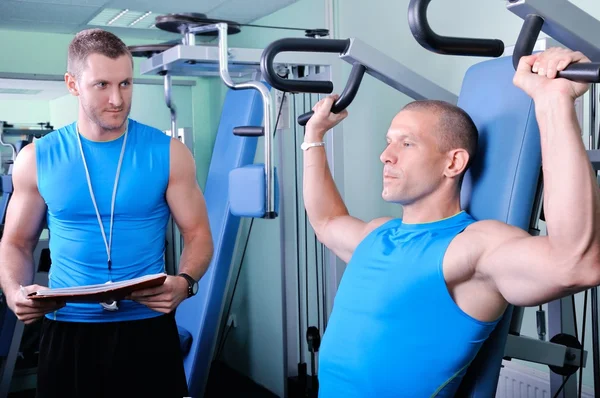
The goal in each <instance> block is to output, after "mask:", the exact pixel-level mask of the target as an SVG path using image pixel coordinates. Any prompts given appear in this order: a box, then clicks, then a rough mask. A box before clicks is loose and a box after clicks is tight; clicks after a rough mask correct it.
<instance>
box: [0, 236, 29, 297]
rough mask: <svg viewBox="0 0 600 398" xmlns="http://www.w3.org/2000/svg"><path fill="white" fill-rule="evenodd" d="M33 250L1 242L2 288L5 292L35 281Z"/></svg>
mask: <svg viewBox="0 0 600 398" xmlns="http://www.w3.org/2000/svg"><path fill="white" fill-rule="evenodd" d="M34 268H35V266H34V261H33V252H32V251H31V250H28V249H27V248H25V247H19V246H17V245H13V244H10V243H8V242H6V241H4V242H2V243H0V288H2V291H3V292H4V293H5V294H10V293H11V292H14V291H17V289H18V288H19V285H23V286H28V285H31V284H32V283H33V274H34Z"/></svg>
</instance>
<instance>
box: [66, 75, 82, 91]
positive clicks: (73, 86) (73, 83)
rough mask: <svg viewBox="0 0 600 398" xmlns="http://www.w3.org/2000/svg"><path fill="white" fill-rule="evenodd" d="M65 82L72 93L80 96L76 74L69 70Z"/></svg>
mask: <svg viewBox="0 0 600 398" xmlns="http://www.w3.org/2000/svg"><path fill="white" fill-rule="evenodd" d="M65 83H66V85H67V90H69V92H70V93H71V95H74V96H76V97H77V96H79V89H78V88H77V79H75V76H73V75H71V74H70V73H69V72H67V73H65Z"/></svg>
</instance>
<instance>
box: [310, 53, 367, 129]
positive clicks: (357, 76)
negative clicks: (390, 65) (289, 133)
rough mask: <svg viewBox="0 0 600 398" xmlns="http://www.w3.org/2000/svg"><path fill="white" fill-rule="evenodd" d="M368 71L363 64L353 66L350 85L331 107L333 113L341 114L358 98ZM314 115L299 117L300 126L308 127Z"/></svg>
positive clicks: (312, 113)
mask: <svg viewBox="0 0 600 398" xmlns="http://www.w3.org/2000/svg"><path fill="white" fill-rule="evenodd" d="M366 71H367V68H366V67H365V66H364V65H362V64H354V65H353V66H352V71H351V72H350V78H349V79H348V84H346V87H345V88H344V91H343V92H342V94H340V97H339V98H338V99H337V101H335V102H334V104H333V105H332V106H331V112H332V113H340V112H341V111H343V110H344V109H346V108H347V107H348V105H350V103H351V102H352V101H354V97H356V93H358V88H359V87H360V83H361V82H362V78H363V76H364V75H365V72H366ZM314 114H315V112H314V111H310V112H307V113H305V114H303V115H300V116H298V124H299V125H301V126H306V123H308V121H309V120H310V118H311V117H312V116H313V115H314Z"/></svg>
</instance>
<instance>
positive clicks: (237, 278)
mask: <svg viewBox="0 0 600 398" xmlns="http://www.w3.org/2000/svg"><path fill="white" fill-rule="evenodd" d="M253 225H254V217H252V219H251V220H250V227H249V228H248V234H247V235H246V243H244V251H243V252H242V259H241V260H240V266H239V267H238V272H237V276H236V277H235V283H234V285H233V291H232V292H231V298H230V299H229V304H228V305H227V312H226V313H225V319H226V320H227V319H228V318H229V314H230V312H231V306H232V305H233V298H234V297H235V291H236V289H237V285H238V281H239V280H240V275H241V274H242V266H243V265H244V257H246V250H247V249H248V242H249V241H250V232H252V226H253ZM229 330H231V326H229V327H228V329H227V330H226V331H225V333H223V335H221V341H220V342H219V345H218V346H219V350H218V351H217V353H216V358H219V357H220V356H221V351H222V350H223V348H225V339H227V335H228V333H229Z"/></svg>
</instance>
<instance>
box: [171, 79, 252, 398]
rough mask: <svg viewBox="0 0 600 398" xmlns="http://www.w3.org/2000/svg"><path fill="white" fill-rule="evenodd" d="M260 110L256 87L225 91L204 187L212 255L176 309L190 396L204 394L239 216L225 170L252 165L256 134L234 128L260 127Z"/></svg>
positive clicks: (227, 171)
mask: <svg viewBox="0 0 600 398" xmlns="http://www.w3.org/2000/svg"><path fill="white" fill-rule="evenodd" d="M262 115H263V103H262V98H261V96H260V94H259V93H258V91H256V90H239V91H235V90H229V92H228V93H227V95H226V97H225V102H224V104H223V111H222V114H221V120H220V123H219V129H218V131H217V137H216V140H215V146H214V149H213V154H212V159H211V162H210V167H209V170H208V178H207V181H206V187H205V190H204V197H205V200H206V207H207V209H208V218H209V223H210V229H211V233H212V238H213V243H214V255H213V258H212V261H211V263H210V265H209V267H208V270H207V271H206V273H205V274H204V276H203V277H202V279H201V280H200V283H199V285H200V286H199V290H198V294H197V295H196V296H194V297H191V298H189V299H187V300H184V301H183V302H182V303H181V305H180V306H179V307H178V308H177V311H176V314H175V318H176V320H177V325H178V327H179V333H180V336H183V337H184V339H186V338H189V336H191V345H190V346H189V351H188V352H187V353H186V354H185V356H184V366H185V373H186V377H187V380H188V387H189V393H190V396H192V397H199V396H202V395H203V392H204V388H205V385H206V381H207V379H208V374H209V370H210V365H211V361H212V356H213V345H214V343H215V340H216V335H217V331H218V328H219V316H220V313H221V308H222V305H223V301H224V298H225V290H226V285H227V278H228V276H229V270H230V265H231V262H232V258H233V252H234V246H235V242H236V237H237V233H238V228H239V224H240V218H239V217H236V216H234V215H232V214H231V212H230V211H229V208H230V204H229V201H228V197H229V193H228V187H229V184H228V182H229V172H230V171H231V170H233V169H235V168H237V167H241V166H244V165H247V164H251V163H252V162H253V161H254V157H255V155H256V145H257V141H258V138H256V137H240V136H236V135H234V134H233V128H234V127H237V126H260V125H262ZM186 336H187V337H186ZM182 345H183V346H184V345H185V343H184V342H183V343H182ZM184 348H185V347H184Z"/></svg>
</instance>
